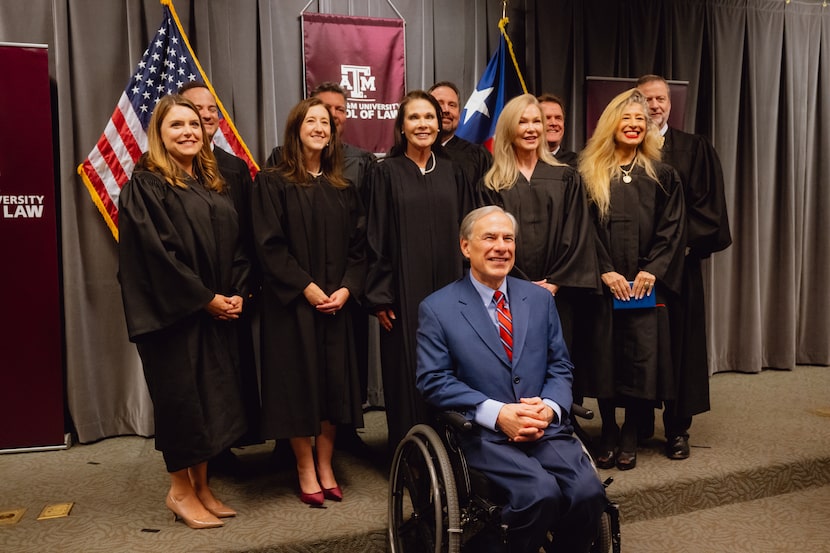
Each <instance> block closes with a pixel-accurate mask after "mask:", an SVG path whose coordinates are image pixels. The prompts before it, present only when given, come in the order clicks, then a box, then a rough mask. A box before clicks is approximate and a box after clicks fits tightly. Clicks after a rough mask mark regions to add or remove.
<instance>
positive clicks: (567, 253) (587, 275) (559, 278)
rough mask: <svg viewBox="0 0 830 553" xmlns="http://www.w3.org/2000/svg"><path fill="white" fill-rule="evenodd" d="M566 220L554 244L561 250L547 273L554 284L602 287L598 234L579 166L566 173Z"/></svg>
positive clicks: (548, 278) (558, 250)
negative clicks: (595, 230) (598, 264)
mask: <svg viewBox="0 0 830 553" xmlns="http://www.w3.org/2000/svg"><path fill="white" fill-rule="evenodd" d="M563 199H564V201H565V205H566V207H565V213H567V216H566V217H565V220H564V221H562V222H560V223H559V224H560V225H562V228H561V230H560V233H559V234H560V236H561V240H559V243H558V244H555V245H553V247H554V248H555V249H556V250H557V252H556V254H555V255H554V256H553V266H552V267H550V272H549V273H548V274H547V275H546V280H547V281H548V282H549V283H550V284H556V285H557V286H567V287H572V288H590V289H596V288H598V287H599V274H598V273H597V261H596V252H595V250H594V243H593V239H594V235H593V232H592V229H591V217H590V215H589V213H588V203H587V199H586V196H585V191H584V189H583V187H582V179H581V177H580V176H579V173H577V172H576V171H575V170H573V171H570V172H569V175H567V176H566V177H565V194H564V196H563Z"/></svg>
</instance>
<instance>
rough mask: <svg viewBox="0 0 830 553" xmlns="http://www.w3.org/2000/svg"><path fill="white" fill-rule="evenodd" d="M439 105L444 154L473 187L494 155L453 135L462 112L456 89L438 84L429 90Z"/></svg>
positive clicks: (442, 83) (490, 163)
mask: <svg viewBox="0 0 830 553" xmlns="http://www.w3.org/2000/svg"><path fill="white" fill-rule="evenodd" d="M428 92H429V93H430V94H431V95H432V97H433V98H435V99H436V100H438V105H439V106H441V130H442V131H443V133H444V141H443V142H442V143H441V145H442V146H443V147H444V153H445V154H446V155H447V156H448V157H449V158H450V159H451V160H452V161H453V163H455V164H456V165H458V166H459V167H460V168H461V171H462V172H463V173H464V177H465V178H466V179H467V182H468V183H470V184H471V185H473V186H475V185H476V184H477V183H478V182H479V181H480V180H481V178H482V177H484V174H485V173H487V171H488V170H489V169H490V166H491V165H492V164H493V156H491V155H490V152H488V151H487V148H485V147H484V146H482V145H481V144H473V143H472V142H469V141H467V140H464V139H463V138H460V137H458V136H455V131H456V130H457V129H458V122H459V120H460V118H461V110H460V106H459V100H458V87H457V86H455V84H453V83H451V82H449V81H441V82H437V83H435V84H434V85H432V87H431V88H430V89H429V91H428Z"/></svg>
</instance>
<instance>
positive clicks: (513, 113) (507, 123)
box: [484, 94, 563, 192]
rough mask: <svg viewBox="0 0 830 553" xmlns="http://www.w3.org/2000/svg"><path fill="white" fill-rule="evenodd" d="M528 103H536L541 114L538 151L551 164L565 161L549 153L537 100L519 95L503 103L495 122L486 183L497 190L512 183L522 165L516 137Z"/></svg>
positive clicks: (534, 104)
mask: <svg viewBox="0 0 830 553" xmlns="http://www.w3.org/2000/svg"><path fill="white" fill-rule="evenodd" d="M528 106H536V109H538V110H539V116H540V117H541V118H542V122H543V123H542V135H541V136H540V137H539V144H538V146H537V147H536V155H537V156H538V157H539V159H540V160H541V161H544V162H545V163H547V164H548V165H563V164H562V163H559V162H558V161H557V160H556V158H554V157H553V155H552V154H551V153H550V150H549V149H548V143H547V141H546V140H545V132H544V115H543V114H542V107H541V106H540V105H539V102H538V100H536V98H535V97H534V96H533V95H532V94H522V95H521V96H516V97H515V98H513V99H512V100H510V101H509V102H507V104H506V105H505V106H504V109H502V111H501V115H499V120H498V121H497V122H496V132H495V135H494V136H493V166H492V167H490V170H489V171H487V174H485V175H484V186H486V187H487V188H489V189H491V190H495V191H496V192H498V191H500V190H507V189H510V188H512V187H513V185H514V184H515V183H516V181H517V180H518V178H519V166H518V164H517V163H516V150H515V148H514V146H513V140H515V138H516V127H517V126H518V125H519V120H520V119H521V118H522V115H523V114H524V112H525V110H526V109H527V107H528Z"/></svg>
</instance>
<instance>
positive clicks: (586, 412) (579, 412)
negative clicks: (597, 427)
mask: <svg viewBox="0 0 830 553" xmlns="http://www.w3.org/2000/svg"><path fill="white" fill-rule="evenodd" d="M571 415H573V416H575V417H579V418H581V419H586V420H591V419H593V418H594V412H593V411H592V410H590V409H588V408H587V407H583V406H582V405H580V404H578V403H574V404H573V405H571Z"/></svg>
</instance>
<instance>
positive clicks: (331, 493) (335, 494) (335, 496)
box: [323, 486, 343, 501]
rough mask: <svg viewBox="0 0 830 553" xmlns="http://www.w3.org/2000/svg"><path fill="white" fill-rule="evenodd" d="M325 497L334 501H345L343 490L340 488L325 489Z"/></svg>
mask: <svg viewBox="0 0 830 553" xmlns="http://www.w3.org/2000/svg"><path fill="white" fill-rule="evenodd" d="M323 496H324V497H325V498H326V499H331V500H332V501H343V490H341V489H340V486H335V487H333V488H323Z"/></svg>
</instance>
